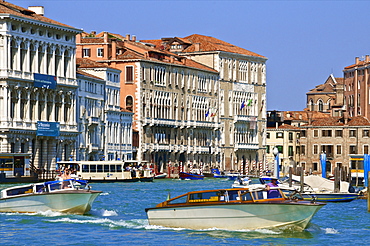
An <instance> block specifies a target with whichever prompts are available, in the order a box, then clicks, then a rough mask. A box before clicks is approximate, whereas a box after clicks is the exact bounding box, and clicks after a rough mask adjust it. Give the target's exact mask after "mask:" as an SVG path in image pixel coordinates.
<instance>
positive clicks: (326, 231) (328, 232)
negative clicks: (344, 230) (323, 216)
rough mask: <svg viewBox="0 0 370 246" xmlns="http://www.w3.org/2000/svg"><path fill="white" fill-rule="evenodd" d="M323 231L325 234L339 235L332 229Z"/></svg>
mask: <svg viewBox="0 0 370 246" xmlns="http://www.w3.org/2000/svg"><path fill="white" fill-rule="evenodd" d="M323 230H324V231H325V234H339V231H337V230H335V229H334V228H325V229H323Z"/></svg>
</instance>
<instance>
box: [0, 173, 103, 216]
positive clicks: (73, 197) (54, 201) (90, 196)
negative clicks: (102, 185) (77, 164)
mask: <svg viewBox="0 0 370 246" xmlns="http://www.w3.org/2000/svg"><path fill="white" fill-rule="evenodd" d="M100 193H101V191H94V190H91V189H90V186H88V184H87V182H86V181H84V180H75V179H69V180H63V181H48V182H44V183H35V184H27V185H21V186H15V187H11V188H7V189H4V190H2V191H1V198H0V212H17V213H36V212H45V211H53V212H62V213H73V214H85V213H87V212H88V211H90V209H91V206H92V203H93V202H94V200H95V198H96V197H97V196H98V195H99V194H100Z"/></svg>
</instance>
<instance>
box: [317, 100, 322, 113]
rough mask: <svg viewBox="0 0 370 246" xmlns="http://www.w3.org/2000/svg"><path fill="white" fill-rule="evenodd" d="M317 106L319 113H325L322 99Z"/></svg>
mask: <svg viewBox="0 0 370 246" xmlns="http://www.w3.org/2000/svg"><path fill="white" fill-rule="evenodd" d="M317 105H318V111H319V112H322V111H324V103H323V102H322V100H321V99H320V100H319V101H318V102H317Z"/></svg>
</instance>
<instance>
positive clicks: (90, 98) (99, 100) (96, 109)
mask: <svg viewBox="0 0 370 246" xmlns="http://www.w3.org/2000/svg"><path fill="white" fill-rule="evenodd" d="M77 66H78V70H77V79H78V84H79V87H78V105H79V107H78V109H77V118H78V125H79V132H80V133H81V134H80V136H79V141H78V144H77V146H78V151H77V152H78V154H77V156H76V159H77V160H81V161H87V160H90V161H98V160H107V161H110V160H131V159H132V115H133V114H132V112H128V111H125V110H121V108H120V73H121V70H118V69H114V68H110V67H108V66H106V65H104V64H102V63H98V62H94V61H92V60H89V59H86V58H77Z"/></svg>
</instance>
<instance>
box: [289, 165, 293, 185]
mask: <svg viewBox="0 0 370 246" xmlns="http://www.w3.org/2000/svg"><path fill="white" fill-rule="evenodd" d="M292 172H293V167H289V187H292V179H293V177H292Z"/></svg>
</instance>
